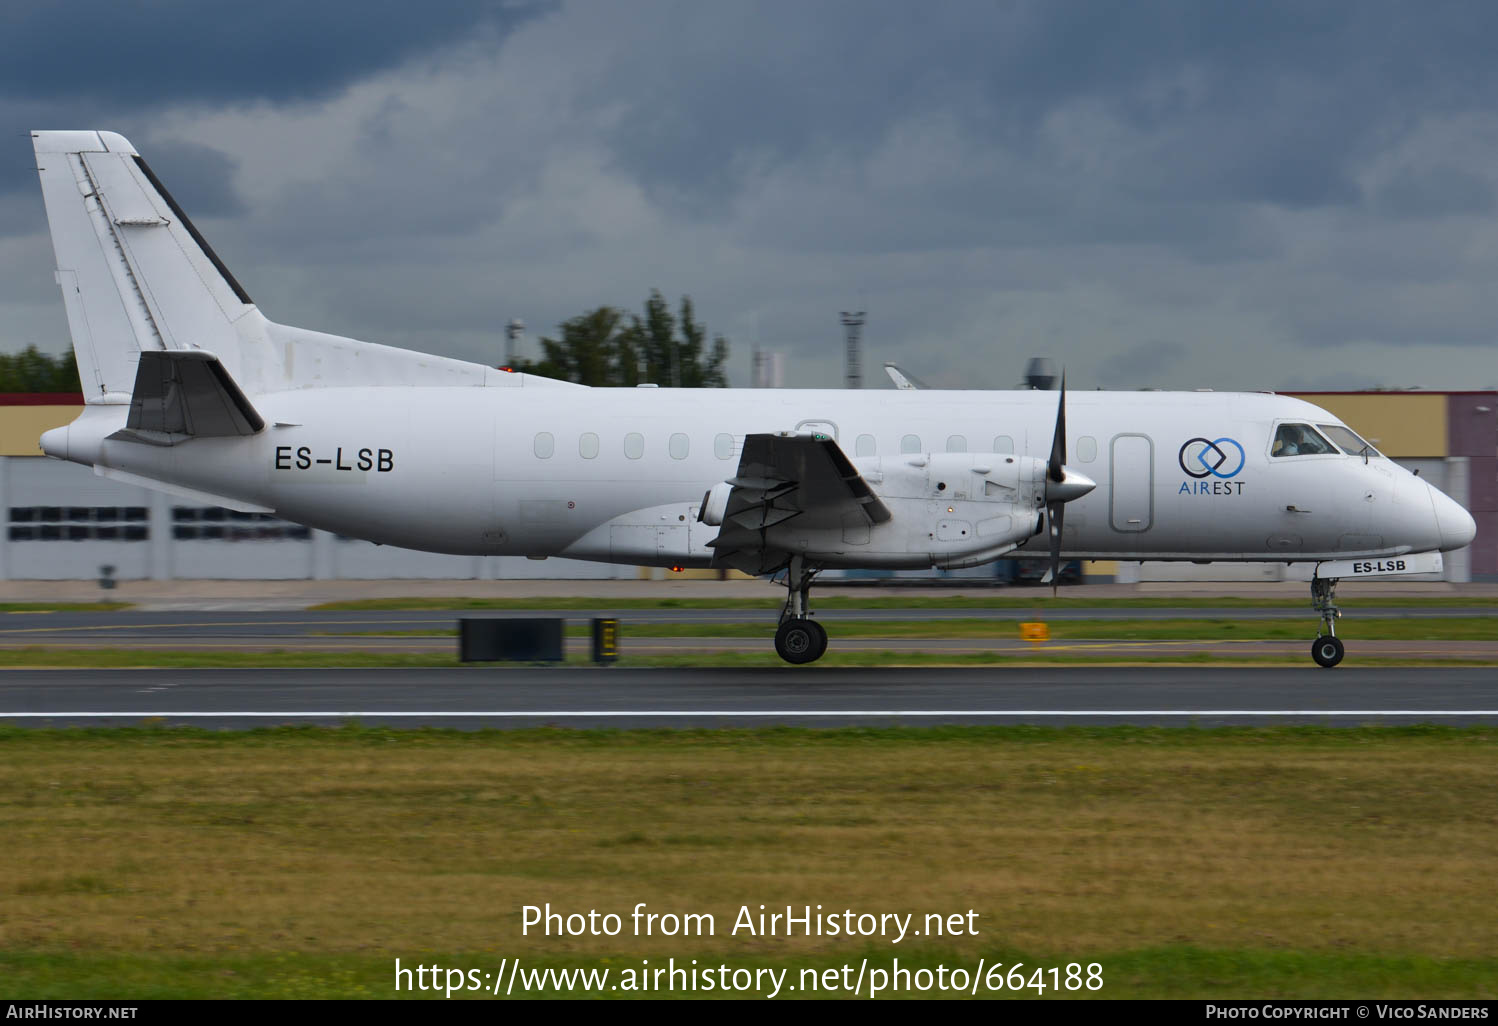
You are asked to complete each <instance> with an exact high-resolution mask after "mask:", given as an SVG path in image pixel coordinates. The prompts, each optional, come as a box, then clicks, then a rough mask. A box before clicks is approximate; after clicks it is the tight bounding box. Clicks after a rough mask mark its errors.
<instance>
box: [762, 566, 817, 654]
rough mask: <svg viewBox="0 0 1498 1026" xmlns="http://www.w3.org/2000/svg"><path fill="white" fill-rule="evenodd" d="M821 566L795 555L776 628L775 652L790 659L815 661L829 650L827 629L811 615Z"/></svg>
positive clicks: (787, 578)
mask: <svg viewBox="0 0 1498 1026" xmlns="http://www.w3.org/2000/svg"><path fill="white" fill-rule="evenodd" d="M816 575H817V568H816V567H809V566H807V565H806V561H805V560H804V559H803V558H802V557H800V556H792V557H791V562H790V566H789V568H788V569H787V571H786V579H785V586H786V599H785V608H784V609H782V610H781V612H780V626H779V627H777V628H776V630H775V652H776V654H777V655H779V656H780V658H782V659H784V660H785V661H786V662H788V663H797V664H799V663H814V662H816V661H817V660H818V659H820V658H822V654H823V653H824V652H826V651H827V631H826V629H825V628H824V627H823V626H822V625H821V624H819V623H817V622H816V621H815V620H813V619H811V617H810V616H808V615H807V608H806V605H807V599H808V597H809V596H810V594H811V582H812V578H814V577H816Z"/></svg>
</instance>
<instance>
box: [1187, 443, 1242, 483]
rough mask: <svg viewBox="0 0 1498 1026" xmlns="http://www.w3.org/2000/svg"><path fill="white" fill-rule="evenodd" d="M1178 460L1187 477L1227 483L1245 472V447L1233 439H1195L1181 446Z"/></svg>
mask: <svg viewBox="0 0 1498 1026" xmlns="http://www.w3.org/2000/svg"><path fill="white" fill-rule="evenodd" d="M1178 459H1179V461H1180V464H1181V469H1182V470H1184V471H1185V472H1186V476H1187V477H1195V478H1203V477H1207V476H1208V475H1210V476H1212V477H1216V478H1221V479H1222V480H1224V481H1226V480H1227V479H1228V478H1230V477H1237V476H1238V474H1239V473H1241V472H1242V470H1243V446H1241V445H1239V444H1238V443H1237V442H1236V441H1234V440H1233V439H1231V438H1217V439H1207V438H1193V439H1191V440H1190V441H1188V442H1187V443H1186V444H1185V445H1183V446H1181V453H1180V456H1179V457H1178Z"/></svg>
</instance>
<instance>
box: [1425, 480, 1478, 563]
mask: <svg viewBox="0 0 1498 1026" xmlns="http://www.w3.org/2000/svg"><path fill="white" fill-rule="evenodd" d="M1425 487H1427V488H1430V504H1431V505H1432V506H1434V507H1435V510H1436V526H1437V527H1438V528H1439V529H1440V532H1441V551H1442V552H1450V551H1451V550H1452V549H1459V548H1462V547H1463V546H1466V545H1471V544H1472V539H1473V538H1476V537H1477V521H1475V520H1473V519H1472V514H1471V513H1468V512H1467V511H1466V510H1465V509H1463V508H1462V505H1461V503H1459V502H1457V501H1456V500H1455V499H1453V498H1452V497H1451V496H1449V495H1447V494H1446V493H1445V492H1442V491H1440V490H1439V489H1436V488H1431V486H1430V485H1426V486H1425Z"/></svg>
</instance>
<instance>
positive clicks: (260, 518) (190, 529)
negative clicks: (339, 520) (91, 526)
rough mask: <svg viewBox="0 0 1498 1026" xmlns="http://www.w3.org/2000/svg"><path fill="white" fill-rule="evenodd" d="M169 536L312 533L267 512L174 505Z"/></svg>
mask: <svg viewBox="0 0 1498 1026" xmlns="http://www.w3.org/2000/svg"><path fill="white" fill-rule="evenodd" d="M199 525H202V526H199ZM100 530H101V531H102V530H104V529H103V528H100ZM111 530H112V529H111ZM126 530H127V531H128V530H129V529H128V528H127V529H126ZM172 537H173V538H174V539H176V540H177V541H229V542H241V541H310V540H311V539H312V531H311V530H310V529H309V528H306V527H303V526H302V525H300V524H293V523H289V522H287V521H285V520H280V519H278V518H276V517H274V516H271V515H270V514H269V513H241V512H239V511H238V510H229V509H224V508H222V507H220V506H174V507H173V508H172Z"/></svg>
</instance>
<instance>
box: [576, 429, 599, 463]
mask: <svg viewBox="0 0 1498 1026" xmlns="http://www.w3.org/2000/svg"><path fill="white" fill-rule="evenodd" d="M577 454H578V455H579V456H581V457H582V458H583V459H585V460H592V459H597V458H598V436H597V435H595V434H594V433H593V432H591V431H589V432H588V433H587V434H585V435H583V436H582V437H581V438H579V439H578V440H577Z"/></svg>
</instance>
